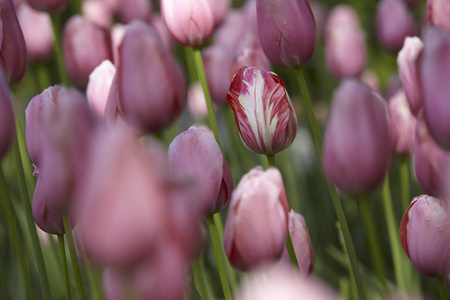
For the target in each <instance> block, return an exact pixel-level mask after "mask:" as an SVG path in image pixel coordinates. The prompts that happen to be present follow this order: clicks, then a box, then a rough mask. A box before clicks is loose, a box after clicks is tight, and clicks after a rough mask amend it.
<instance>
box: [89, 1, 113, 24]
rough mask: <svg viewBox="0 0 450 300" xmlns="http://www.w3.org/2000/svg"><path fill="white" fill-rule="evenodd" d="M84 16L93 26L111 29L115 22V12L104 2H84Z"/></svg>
mask: <svg viewBox="0 0 450 300" xmlns="http://www.w3.org/2000/svg"><path fill="white" fill-rule="evenodd" d="M81 10H82V12H83V16H84V17H85V18H86V20H88V21H89V22H92V24H95V25H98V26H102V27H105V28H109V27H110V26H111V24H112V22H113V11H112V10H111V8H110V6H109V5H108V4H107V3H106V1H103V0H87V1H83V4H82V6H81Z"/></svg>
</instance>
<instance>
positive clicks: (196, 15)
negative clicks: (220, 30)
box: [161, 0, 214, 46]
mask: <svg viewBox="0 0 450 300" xmlns="http://www.w3.org/2000/svg"><path fill="white" fill-rule="evenodd" d="M161 15H162V17H163V20H164V23H165V24H166V26H167V29H168V30H169V32H170V34H171V35H172V37H173V38H174V40H176V41H177V42H178V43H180V44H181V45H183V46H199V45H201V44H203V43H204V42H206V41H207V40H208V39H209V37H210V36H211V34H212V31H213V27H214V17H213V13H212V11H211V7H210V5H209V3H208V0H161Z"/></svg>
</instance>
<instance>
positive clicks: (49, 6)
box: [26, 0, 69, 14]
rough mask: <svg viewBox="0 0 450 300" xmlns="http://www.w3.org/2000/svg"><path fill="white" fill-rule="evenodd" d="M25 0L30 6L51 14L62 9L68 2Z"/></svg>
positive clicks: (66, 0)
mask: <svg viewBox="0 0 450 300" xmlns="http://www.w3.org/2000/svg"><path fill="white" fill-rule="evenodd" d="M26 1H27V2H28V4H29V5H30V6H31V7H32V8H34V9H36V10H40V11H45V12H48V13H52V14H54V13H59V12H61V11H63V10H64V9H65V8H66V6H67V4H68V3H69V0H26Z"/></svg>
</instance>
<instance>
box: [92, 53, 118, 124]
mask: <svg viewBox="0 0 450 300" xmlns="http://www.w3.org/2000/svg"><path fill="white" fill-rule="evenodd" d="M115 74H116V67H115V66H114V65H113V64H112V63H111V62H110V61H109V60H104V61H103V62H102V63H101V64H100V65H99V66H98V67H96V68H95V69H94V71H92V73H91V75H89V82H88V84H87V87H86V97H87V101H88V103H89V106H90V107H91V109H92V111H93V112H94V113H95V114H96V115H97V117H99V118H100V119H103V118H104V116H105V110H106V103H107V101H108V96H109V92H110V90H111V86H112V82H113V79H114V75H115Z"/></svg>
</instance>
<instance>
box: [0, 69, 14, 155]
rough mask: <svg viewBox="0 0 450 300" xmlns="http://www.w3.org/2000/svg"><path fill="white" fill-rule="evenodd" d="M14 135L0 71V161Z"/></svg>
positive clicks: (12, 118) (10, 106) (6, 93)
mask: <svg viewBox="0 0 450 300" xmlns="http://www.w3.org/2000/svg"><path fill="white" fill-rule="evenodd" d="M15 135H16V123H15V119H14V111H13V107H12V104H11V96H10V94H9V90H8V86H7V85H6V82H5V77H4V75H3V72H2V71H1V70H0V159H2V157H3V156H5V154H6V153H7V152H8V150H9V147H10V146H11V144H12V143H13V141H14V138H15Z"/></svg>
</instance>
